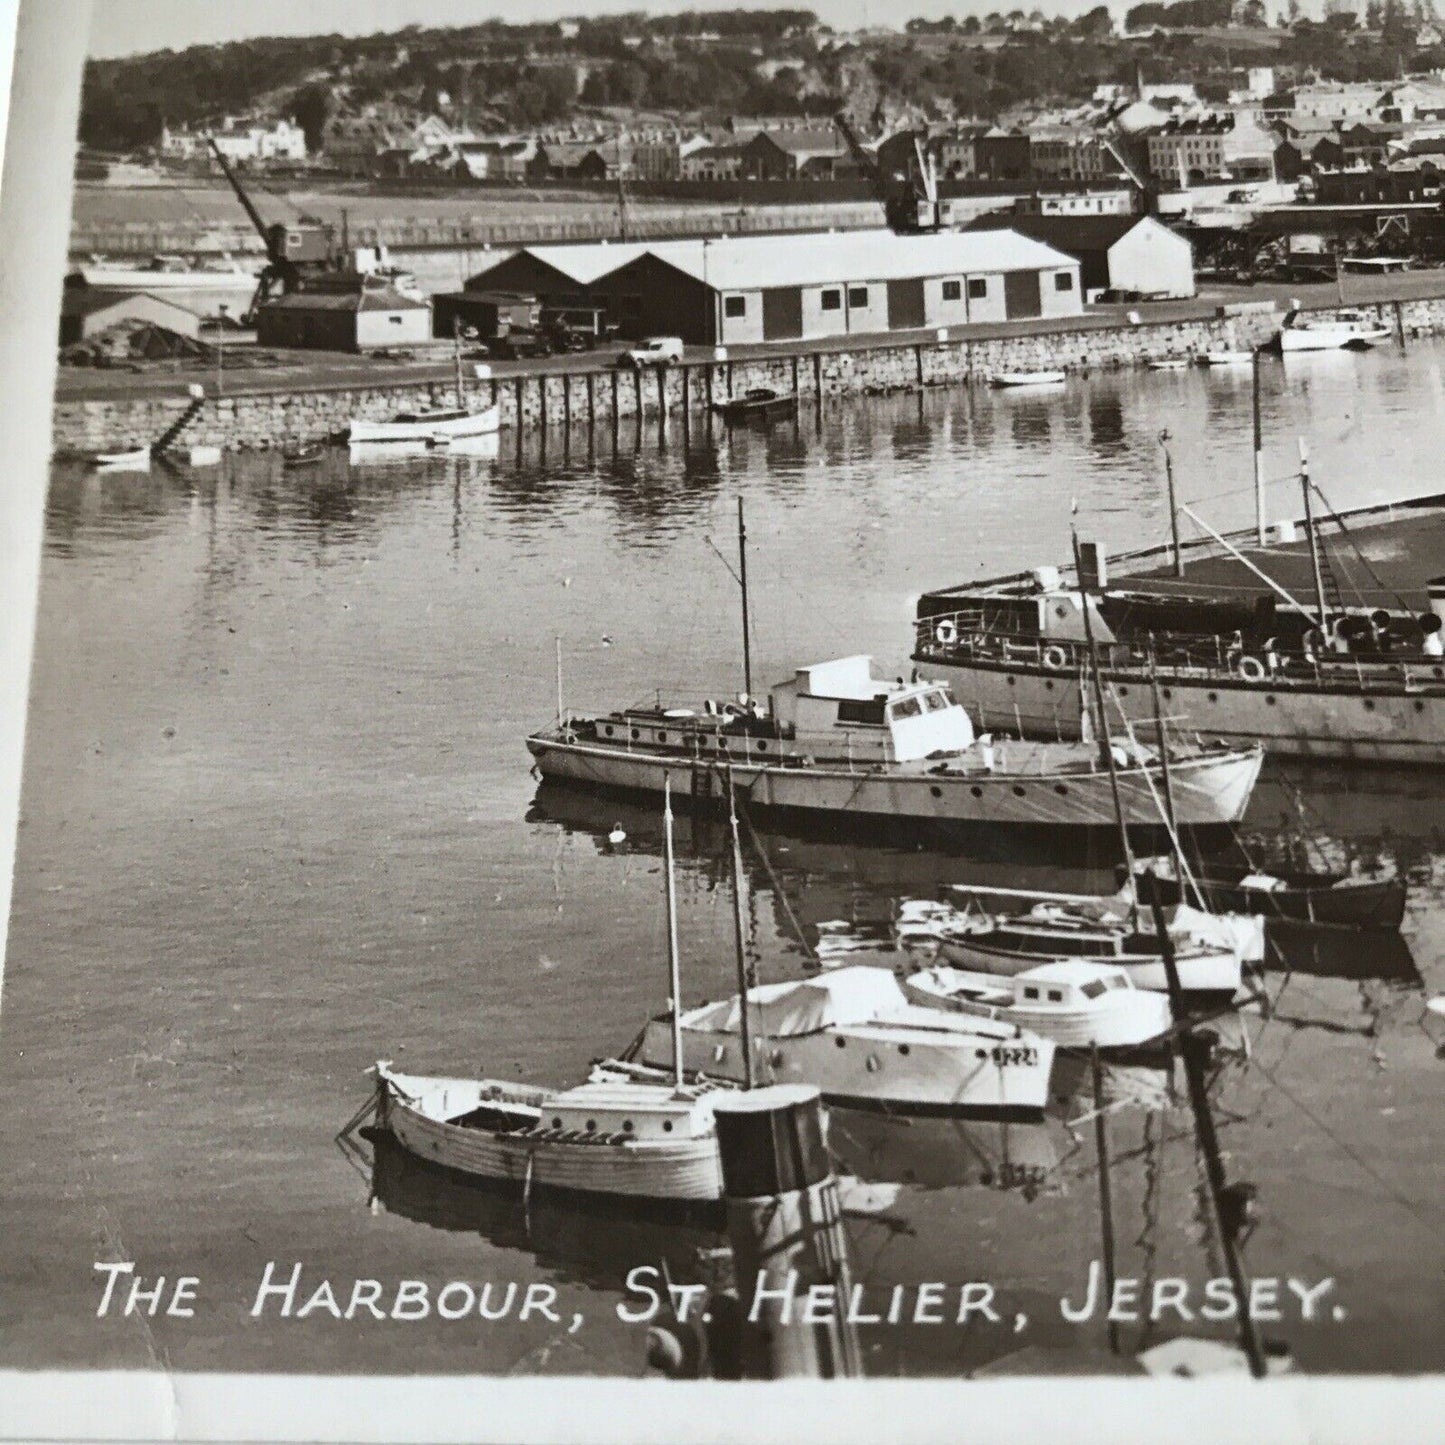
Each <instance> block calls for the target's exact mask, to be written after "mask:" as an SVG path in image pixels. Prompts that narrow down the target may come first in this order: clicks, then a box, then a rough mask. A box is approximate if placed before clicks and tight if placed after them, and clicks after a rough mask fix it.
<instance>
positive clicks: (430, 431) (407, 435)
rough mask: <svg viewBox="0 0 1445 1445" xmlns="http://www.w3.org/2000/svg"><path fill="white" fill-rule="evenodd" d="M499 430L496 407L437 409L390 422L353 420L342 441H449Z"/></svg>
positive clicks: (409, 413)
mask: <svg viewBox="0 0 1445 1445" xmlns="http://www.w3.org/2000/svg"><path fill="white" fill-rule="evenodd" d="M500 427H501V410H500V408H499V407H496V406H489V407H485V408H483V409H482V410H481V411H469V410H467V408H465V407H437V408H434V409H432V410H430V411H404V412H398V413H397V415H396V416H394V417H393V418H392V419H391V420H390V421H367V420H365V419H363V418H359V417H353V418H352V419H351V422H350V423H349V425H348V426H347V429H346V440H347V441H348V442H351V443H357V442H363V443H365V442H431V443H434V444H435V443H438V442H443V441H453V440H458V439H461V438H464V437H480V436H489V435H490V434H491V433H493V432H495V431H497V430H499V429H500Z"/></svg>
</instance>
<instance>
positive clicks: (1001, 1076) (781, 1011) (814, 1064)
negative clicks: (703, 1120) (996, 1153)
mask: <svg viewBox="0 0 1445 1445" xmlns="http://www.w3.org/2000/svg"><path fill="white" fill-rule="evenodd" d="M745 1007H746V1010H747V1029H748V1038H749V1043H750V1046H751V1050H752V1054H753V1071H754V1077H755V1078H757V1079H758V1080H759V1081H760V1082H766V1083H794V1084H798V1083H801V1084H813V1085H815V1086H816V1087H817V1088H818V1089H819V1090H820V1091H821V1093H822V1094H823V1097H824V1098H825V1099H827V1100H828V1101H829V1102H830V1103H839V1104H850V1105H852V1106H854V1107H871V1108H879V1107H887V1108H892V1109H898V1110H902V1111H905V1112H907V1111H910V1110H917V1111H920V1112H938V1111H952V1110H963V1111H968V1110H986V1111H989V1112H1015V1111H1017V1112H1038V1111H1041V1110H1042V1109H1043V1107H1044V1105H1045V1103H1047V1101H1048V1089H1049V1073H1050V1070H1051V1068H1052V1065H1053V1058H1054V1045H1053V1043H1052V1041H1050V1040H1049V1039H1045V1038H1041V1037H1039V1035H1037V1034H1034V1033H1030V1032H1028V1031H1027V1030H1024V1029H1020V1028H1019V1027H1018V1026H1017V1025H1016V1024H1013V1023H1008V1022H1000V1021H997V1020H993V1019H986V1018H972V1017H965V1016H963V1015H960V1014H950V1013H945V1012H940V1011H939V1010H937V1009H931V1008H920V1007H918V1006H917V1005H916V1004H913V1003H911V1002H910V1001H909V999H908V998H907V996H906V995H905V994H904V992H903V990H902V988H901V987H900V986H899V984H898V981H897V979H895V978H894V976H893V974H892V973H891V972H890V971H889V970H888V969H886V968H870V967H866V966H854V967H851V968H838V969H833V970H831V971H830V972H827V973H824V974H821V975H820V976H818V977H817V978H809V979H801V980H798V981H795V982H789V983H772V984H761V985H759V986H757V987H754V988H750V989H749V990H748V992H747V998H746V1005H745ZM743 1011H744V1004H743V1002H742V999H741V996H740V995H738V994H734V995H733V996H732V997H731V998H726V999H722V1000H720V1001H718V1002H716V1003H707V1004H703V1005H702V1006H701V1007H700V1008H695V1009H689V1010H685V1011H684V1012H683V1013H682V1015H681V1017H680V1019H679V1020H678V1026H679V1031H680V1035H681V1040H682V1069H683V1072H684V1074H685V1075H686V1076H689V1077H691V1076H698V1075H701V1076H705V1077H711V1078H717V1079H729V1080H732V1081H733V1082H742V1081H744V1079H745V1077H746V1073H747V1068H746V1062H745V1056H744V1053H743V1047H744V1045H743V1027H744V1021H743ZM672 1028H673V1021H672V1016H671V1015H670V1014H663V1015H660V1016H659V1017H657V1018H655V1019H651V1020H649V1022H648V1024H647V1026H646V1028H645V1029H644V1030H643V1033H642V1040H641V1044H640V1046H639V1057H640V1061H641V1062H642V1063H643V1064H644V1065H649V1066H651V1067H653V1068H664V1067H667V1066H668V1065H670V1064H672V1063H673V1060H674V1045H673V1033H672Z"/></svg>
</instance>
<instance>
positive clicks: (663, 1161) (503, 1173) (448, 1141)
mask: <svg viewBox="0 0 1445 1445" xmlns="http://www.w3.org/2000/svg"><path fill="white" fill-rule="evenodd" d="M449 1090H450V1092H451V1094H452V1095H454V1097H452V1098H448V1097H447V1093H448V1091H449ZM476 1091H477V1090H476V1084H475V1083H474V1082H472V1081H468V1080H463V1079H456V1080H452V1079H430V1078H418V1077H413V1076H400V1077H389V1076H384V1077H383V1079H382V1095H381V1107H380V1116H379V1122H380V1124H381V1126H382V1127H383V1128H385V1129H387V1130H389V1131H390V1133H391V1134H392V1136H393V1137H394V1138H395V1139H396V1141H397V1143H399V1144H400V1145H401V1146H402V1148H404V1149H406V1150H407V1151H408V1152H409V1153H411V1154H415V1155H416V1156H417V1157H418V1158H420V1159H425V1160H426V1161H427V1162H428V1163H431V1164H440V1165H443V1166H445V1167H446V1168H449V1169H453V1170H455V1171H457V1172H458V1173H461V1174H467V1175H470V1176H472V1177H473V1178H477V1179H486V1180H491V1181H494V1182H498V1183H507V1184H514V1185H516V1186H517V1187H518V1188H525V1187H531V1188H534V1189H535V1188H541V1189H556V1190H562V1191H566V1192H567V1193H572V1194H598V1195H615V1196H623V1197H627V1198H632V1199H645V1200H678V1201H711V1200H716V1199H720V1198H721V1197H722V1164H721V1161H720V1158H719V1156H718V1146H717V1136H716V1135H715V1134H710V1135H708V1136H707V1137H705V1138H681V1139H678V1140H676V1141H671V1140H669V1141H667V1142H665V1143H662V1142H653V1141H643V1140H629V1141H628V1142H627V1143H623V1144H604V1143H598V1142H595V1141H591V1140H582V1141H580V1142H579V1141H578V1140H576V1139H568V1138H561V1139H548V1138H546V1137H540V1138H539V1137H538V1136H537V1134H536V1133H535V1132H533V1133H530V1134H527V1133H516V1132H511V1133H509V1132H503V1131H498V1130H490V1129H481V1128H473V1127H469V1126H465V1125H460V1124H457V1123H454V1122H449V1120H450V1119H453V1118H456V1117H461V1116H463V1115H465V1113H466V1111H467V1106H468V1104H469V1103H472V1102H475V1101H474V1099H472V1098H469V1095H475V1094H476ZM553 1132H556V1131H553Z"/></svg>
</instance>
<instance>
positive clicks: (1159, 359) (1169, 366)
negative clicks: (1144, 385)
mask: <svg viewBox="0 0 1445 1445" xmlns="http://www.w3.org/2000/svg"><path fill="white" fill-rule="evenodd" d="M1193 365H1194V359H1193V357H1189V356H1156V357H1155V358H1154V359H1153V360H1152V361H1150V362H1149V363H1148V367H1149V370H1150V371H1187V370H1188V369H1189V368H1190V367H1191V366H1193Z"/></svg>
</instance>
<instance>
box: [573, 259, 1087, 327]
mask: <svg viewBox="0 0 1445 1445" xmlns="http://www.w3.org/2000/svg"><path fill="white" fill-rule="evenodd" d="M592 295H593V297H594V299H595V300H597V301H599V302H602V303H603V304H605V305H606V306H607V308H608V311H609V312H610V314H611V315H612V317H613V319H614V320H615V321H616V322H617V323H618V325H619V326H620V327H621V329H622V331H623V334H624V335H637V336H642V335H656V334H666V335H672V336H680V337H682V339H683V340H684V341H687V342H690V343H693V344H702V345H712V344H715V343H721V344H723V345H735V344H743V343H748V342H758V341H798V340H806V339H812V338H817V337H827V336H850V335H856V334H865V333H878V332H887V331H906V330H919V329H924V328H927V329H935V328H938V327H945V326H961V325H965V324H968V323H979V322H988V321H1006V320H1014V319H1017V318H1024V317H1058V316H1077V315H1078V314H1079V313H1080V312H1081V311H1082V309H1083V303H1082V298H1081V294H1080V290H1079V266H1078V262H1077V261H1075V260H1074V259H1073V258H1072V257H1070V256H1066V255H1063V254H1061V253H1060V252H1058V251H1055V250H1053V249H1051V248H1050V247H1048V246H1046V245H1042V244H1041V243H1039V242H1038V241H1035V240H1032V239H1030V238H1028V237H1026V236H1021V235H1018V234H1015V233H1013V232H1008V231H993V232H989V233H972V232H967V231H957V232H944V233H940V234H938V235H925V236H898V235H895V234H894V233H893V232H891V231H844V232H830V233H828V234H826V235H789V236H748V237H738V236H735V237H727V238H724V239H721V240H717V241H675V242H668V243H664V244H660V245H655V246H651V247H648V248H647V249H646V250H645V251H644V252H643V254H642V255H640V256H638V257H637V258H636V259H634V260H632V261H629V262H627V263H626V264H625V265H623V266H620V267H619V268H618V269H617V270H615V271H612V272H610V273H608V274H606V275H603V276H601V277H599V278H598V279H597V281H596V282H595V283H594V284H593V287H592Z"/></svg>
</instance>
